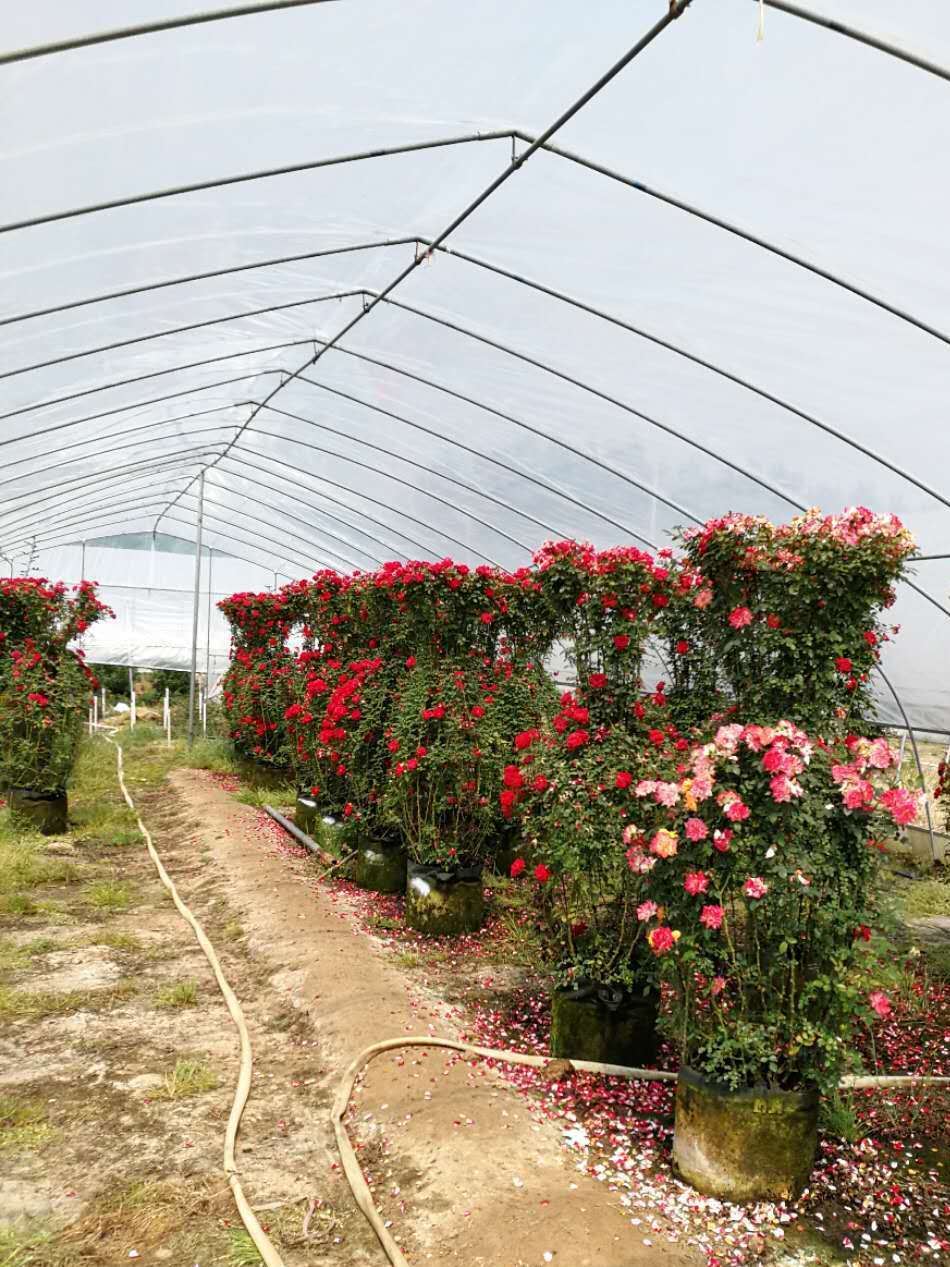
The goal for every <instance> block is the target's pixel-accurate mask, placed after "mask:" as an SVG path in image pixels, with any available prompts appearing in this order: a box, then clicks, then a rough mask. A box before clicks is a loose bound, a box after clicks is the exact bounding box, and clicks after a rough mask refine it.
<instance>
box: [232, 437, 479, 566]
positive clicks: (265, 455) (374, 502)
mask: <svg viewBox="0 0 950 1267" xmlns="http://www.w3.org/2000/svg"><path fill="white" fill-rule="evenodd" d="M235 453H250V454H252V455H253V456H254V457H258V458H263V459H264V460H265V461H267V462H272V463H273V464H274V465H275V466H281V467H286V469H287V470H288V471H294V472H296V473H297V474H298V475H299V474H301V470H300V467H299V466H294V465H293V463H291V462H285V461H284V459H283V458H276V457H274V456H273V455H272V454H270V453H266V452H262V451H261V450H259V449H252V448H248V446H247V445H244V444H242V445H241V446H240V447H238V446H237V445H235V447H234V448H233V449H232V450H231V453H229V454H228V455H227V457H225V458H222V461H223V462H233V461H235V460H236V459H235V458H234V457H233V454H235ZM268 474H269V475H276V474H277V472H275V471H268ZM309 474H310V475H311V478H313V479H317V480H320V481H321V482H322V483H324V484H328V483H330V482H331V481H330V480H328V479H327V477H326V476H325V475H318V474H316V473H315V472H310V473H309ZM278 478H280V479H283V480H286V481H287V482H288V483H295V482H296V481H293V480H290V479H289V478H288V477H287V476H285V475H279V476H278ZM332 484H333V487H334V488H338V489H341V490H342V491H343V492H347V493H352V494H353V496H354V497H360V498H362V499H363V501H368V502H370V503H371V504H372V505H373V506H379V507H380V508H381V509H383V510H390V511H392V512H393V513H394V514H397V515H399V517H400V518H401V519H407V520H408V521H409V522H410V523H414V524H416V525H418V527H420V528H424V529H425V530H426V531H427V532H431V533H433V535H437V536H440V537H442V538H443V540H445V541H450V542H451V543H452V544H453V545H460V544H461V543H460V542H457V541H455V539H454V538H453V537H449V536H447V535H446V534H445V533H443V532H442V530H441V529H438V528H433V526H432V524H430V523H426V522H425V521H424V520H422V519H417V518H416V517H415V515H410V514H409V513H408V512H407V511H404V510H396V509H395V507H394V506H392V505H391V504H390V503H388V502H381V501H380V500H379V498H377V497H370V495H369V494H368V493H365V492H362V491H360V490H359V489H354V488H350V487H349V485H348V484H341V483H340V482H339V480H336V479H334V480H333V481H332ZM313 492H314V495H319V496H321V497H327V498H328V500H331V501H333V500H335V499H333V498H329V497H328V495H327V494H326V493H324V492H322V491H319V492H318V490H316V489H314V490H313ZM338 504H340V505H343V504H344V503H338ZM346 504H347V505H349V503H346ZM352 509H353V510H354V511H356V509H357V508H356V507H355V506H353V507H352ZM358 513H363V512H358ZM367 518H369V519H370V522H372V523H379V522H380V521H379V520H377V519H373V518H372V517H371V516H367ZM381 526H383V527H385V528H386V529H387V530H388V531H391V532H395V533H396V534H397V536H402V537H404V539H405V540H406V541H408V542H410V544H411V545H416V546H418V547H419V549H420V550H423V551H426V552H431V551H432V550H433V549H434V550H435V552H436V553H438V552H439V551H440V550H441V547H440V546H435V547H432V546H426V545H422V543H421V542H418V541H415V540H414V539H413V538H412V537H406V536H405V534H404V533H402V532H400V530H399V529H398V528H393V527H392V526H391V525H390V524H383V525H381ZM462 549H464V550H467V549H468V547H467V546H465V545H462ZM476 553H478V554H479V557H484V556H483V555H481V554H480V552H476Z"/></svg>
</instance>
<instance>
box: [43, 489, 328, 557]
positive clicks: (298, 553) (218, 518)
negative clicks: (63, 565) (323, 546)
mask: <svg viewBox="0 0 950 1267" xmlns="http://www.w3.org/2000/svg"><path fill="white" fill-rule="evenodd" d="M161 502H162V499H161V498H159V499H158V500H155V499H151V500H148V501H147V502H145V503H141V504H145V505H149V506H152V507H154V506H156V505H161ZM130 509H137V507H132V508H130ZM101 513H103V514H110V515H111V514H112V510H111V509H109V510H106V511H103V512H101ZM150 517H151V511H150V512H149V514H148V515H146V516H143V518H150ZM169 518H170V519H171V520H172V522H174V523H180V524H184V525H185V526H186V527H190V528H193V527H194V521H192V520H189V519H181V518H178V517H177V516H175V515H170V516H169ZM205 518H206V519H207V518H210V519H212V520H214V522H215V523H222V524H227V525H229V526H230V525H233V520H230V519H227V518H225V517H224V516H222V515H218V514H211V515H209V514H207V512H206V514H205ZM127 520H128V516H126V521H127ZM112 522H115V523H122V522H124V521H123V520H122V519H121V518H120V519H118V520H113V521H112ZM83 526H84V524H83V518H82V516H81V515H80V516H79V517H78V518H77V519H76V521H75V522H70V523H66V524H61V525H59V526H58V527H56V528H52V529H50V530H49V532H48V533H43V532H40V533H32V534H30V535H29V536H27V537H24V538H23V540H24V541H39V540H41V539H43V538H44V537H46V536H48V535H50V534H57V533H60V532H63V531H65V530H67V529H69V530H70V531H72V530H74V529H80V528H82V527H83ZM233 526H234V527H237V528H240V525H233ZM214 531H218V530H217V529H215V530H214ZM219 535H220V536H222V537H225V536H227V534H225V533H223V532H220V533H219ZM228 539H230V538H228ZM258 539H259V540H261V541H267V542H270V543H271V544H273V545H276V546H278V547H279V548H280V549H288V547H287V546H286V544H285V543H282V542H280V541H277V540H275V539H274V538H273V537H269V536H267V535H265V534H264V533H259V534H258ZM236 540H238V542H239V544H244V545H251V546H253V547H254V548H255V549H259V550H260V551H261V553H262V554H264V555H266V556H267V557H268V558H271V559H275V558H276V559H280V560H282V561H283V562H284V563H288V564H291V565H292V566H294V567H303V568H304V569H305V570H306V569H307V568H310V567H313V566H314V565H317V566H319V567H332V564H331V563H330V562H329V560H327V559H324V558H322V557H321V556H320V555H319V554H315V555H307V554H305V553H304V552H303V551H302V550H296V549H294V548H292V547H290V548H289V553H285V554H282V553H280V549H278V550H267V549H264V548H262V547H260V546H256V545H255V544H254V540H253V538H252V539H251V540H250V541H248V540H246V539H244V538H240V537H239V538H236Z"/></svg>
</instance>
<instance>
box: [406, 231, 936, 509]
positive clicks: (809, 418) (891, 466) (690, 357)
mask: <svg viewBox="0 0 950 1267" xmlns="http://www.w3.org/2000/svg"><path fill="white" fill-rule="evenodd" d="M438 250H439V251H441V252H443V253H444V254H445V255H448V256H451V257H453V258H455V259H460V260H464V261H465V262H466V263H469V264H474V265H476V266H477V267H478V268H483V269H486V270H487V271H489V272H491V273H493V274H496V275H497V276H499V277H505V278H507V279H508V280H509V281H513V282H517V283H518V284H519V285H522V286H527V287H529V288H530V289H531V290H536V291H538V292H539V293H540V294H542V295H547V296H548V297H549V298H552V299H558V300H560V301H561V302H562V303H565V304H569V305H570V306H571V307H572V308H577V309H578V311H580V312H584V313H587V314H588V315H589V316H592V317H598V318H600V320H602V321H607V322H609V323H610V324H611V325H614V326H617V327H618V328H619V329H621V330H626V331H628V332H629V333H630V334H635V335H637V336H638V338H641V339H645V340H646V341H647V342H648V343H653V344H655V345H656V346H657V347H661V348H663V349H664V350H665V351H668V352H672V353H674V354H675V355H676V356H680V357H683V358H684V359H685V360H687V361H690V362H691V363H692V364H694V365H698V366H700V367H701V368H702V369H705V370H709V371H710V372H711V373H713V374H716V375H718V376H719V377H720V378H724V379H726V380H727V381H728V382H730V383H733V384H735V386H737V387H742V388H744V389H745V390H746V391H750V392H753V393H754V394H755V395H756V396H760V397H761V398H762V399H763V400H767V401H768V402H769V403H770V404H772V405H776V406H778V408H780V409H784V410H785V411H786V412H787V413H790V414H792V415H793V417H796V418H800V419H801V420H802V421H803V422H807V423H810V424H811V425H812V426H813V427H817V428H819V430H821V431H825V432H827V434H828V435H831V436H834V438H835V439H836V440H840V441H841V442H842V443H843V444H847V445H849V446H850V447H851V448H854V449H856V450H857V451H858V452H859V453H863V454H864V456H865V457H867V458H870V459H871V460H872V461H874V462H877V463H879V464H880V465H881V466H884V467H886V468H887V470H889V471H891V472H892V474H894V475H897V476H899V477H900V478H901V479H904V480H906V481H907V482H908V483H909V484H914V485H915V486H916V487H917V488H919V489H920V490H921V491H922V492H924V493H927V494H928V495H929V496H931V497H933V498H935V500H937V501H939V502H941V503H942V504H943V505H945V506H947V507H948V508H950V498H946V497H944V496H943V495H942V494H941V493H938V492H937V491H936V489H933V488H931V487H930V486H929V485H928V484H925V483H923V481H922V480H919V479H917V478H916V477H915V476H913V475H911V474H910V473H909V472H908V471H905V470H903V469H902V468H901V467H899V466H897V465H896V463H893V462H891V461H890V460H889V459H888V458H885V457H883V456H882V455H881V454H880V453H876V452H875V451H874V450H873V449H869V448H868V447H867V446H866V445H863V444H861V443H860V442H859V441H857V440H855V439H853V438H852V437H851V436H848V435H846V434H845V433H844V432H843V431H838V430H837V428H835V427H832V426H831V424H830V423H826V422H822V420H821V419H820V418H816V417H815V416H814V415H813V414H809V413H806V412H805V411H804V410H803V409H800V408H799V407H798V406H797V405H793V404H792V403H791V401H788V400H785V399H783V398H782V397H781V396H776V395H774V394H773V393H772V392H770V391H768V390H767V389H766V388H764V387H759V386H758V385H757V384H755V383H753V382H752V381H751V380H750V379H747V378H743V377H742V376H741V375H739V374H734V373H733V372H732V371H731V370H727V369H725V368H724V367H723V366H721V365H717V364H716V363H715V362H713V361H709V360H707V359H706V358H705V357H701V356H699V355H697V354H695V353H693V352H689V351H687V350H686V349H685V348H683V347H681V346H679V345H678V344H675V343H673V342H671V341H670V340H668V339H664V338H662V337H660V336H659V335H655V334H651V333H650V332H649V331H647V330H643V329H642V328H640V327H639V326H635V325H633V324H632V323H631V322H629V321H625V320H624V319H623V318H622V317H617V316H615V315H614V314H612V313H609V312H605V311H604V310H603V309H602V308H595V307H594V306H593V305H592V304H587V303H584V302H583V300H580V299H578V298H577V297H576V296H574V295H570V294H568V293H567V292H565V291H560V290H556V289H554V287H552V286H546V285H544V284H543V283H541V282H536V281H533V280H532V279H531V278H528V277H524V276H522V275H521V274H519V273H514V272H512V271H510V270H508V269H504V268H501V267H499V266H498V265H497V264H492V263H490V262H489V261H487V260H483V259H479V258H478V257H477V256H474V255H470V254H468V253H467V252H465V251H459V250H456V249H455V248H454V247H447V246H440V247H439V248H438ZM430 319H431V318H430ZM640 416H641V417H642V418H644V420H645V421H648V422H650V423H651V425H653V426H658V427H660V429H661V430H664V431H667V432H668V433H669V434H670V435H675V436H677V437H678V438H679V439H681V440H686V442H687V443H694V442H693V441H690V440H689V439H688V437H685V436H683V435H682V434H681V433H680V432H678V431H674V430H673V428H671V427H668V426H666V425H664V424H663V423H660V422H657V421H656V420H655V419H649V418H647V417H646V415H644V414H641V415H640ZM703 452H705V453H708V454H709V455H710V456H712V457H715V458H717V460H719V461H724V460H725V459H723V458H722V457H721V456H720V455H719V454H717V453H714V452H713V451H712V450H709V449H703ZM732 469H733V470H737V471H739V472H740V474H748V472H745V471H742V470H741V469H740V468H739V467H733V468H732ZM763 487H768V488H769V491H770V492H777V490H776V489H774V488H772V487H771V486H769V485H763ZM777 495H778V496H780V497H784V498H785V500H786V501H788V502H790V503H791V504H792V505H797V506H799V509H802V510H804V509H805V507H804V506H802V505H801V504H800V503H798V502H795V501H793V500H792V499H791V498H790V497H788V496H787V494H785V493H778V494H777Z"/></svg>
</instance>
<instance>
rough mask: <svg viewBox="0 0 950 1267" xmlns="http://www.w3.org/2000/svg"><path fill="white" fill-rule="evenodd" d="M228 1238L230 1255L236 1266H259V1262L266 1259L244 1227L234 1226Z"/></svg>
mask: <svg viewBox="0 0 950 1267" xmlns="http://www.w3.org/2000/svg"><path fill="white" fill-rule="evenodd" d="M228 1240H229V1241H230V1244H229V1246H228V1257H229V1258H230V1260H231V1262H232V1263H233V1264H234V1267H257V1264H258V1263H262V1262H263V1261H264V1260H263V1258H261V1256H260V1254H259V1253H258V1251H257V1246H256V1245H255V1244H254V1242H253V1241H252V1240H251V1238H250V1236H249V1235H248V1233H247V1232H245V1230H244V1228H243V1227H232V1228H231V1229H230V1231H229V1232H228Z"/></svg>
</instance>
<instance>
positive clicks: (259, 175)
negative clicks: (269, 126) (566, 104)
mask: <svg viewBox="0 0 950 1267" xmlns="http://www.w3.org/2000/svg"><path fill="white" fill-rule="evenodd" d="M689 3H691V0H673V5H672V7H671V9H670V14H669V15H667V18H664V19H661V22H663V23H664V24H666V25H668V20H669V19H671V18H674V17H678V16H679V15H680V14H681V13H682V12H683V11H684V10H685V8H686V6H687V5H688V4H689ZM674 9H676V10H677V12H675V13H674ZM657 26H659V23H658V24H657ZM654 31H656V28H654ZM641 43H642V41H641ZM621 68H622V67H621ZM609 73H610V72H608V74H609ZM614 73H617V72H616V71H615V72H614ZM600 86H603V84H602V83H601V84H600ZM595 91H599V88H598V87H597V86H596V85H595ZM589 99H590V98H589V96H587V95H586V94H585V97H584V98H581V99H580V103H581V104H586V101H587V100H589ZM576 108H578V109H579V108H580V106H579V105H578V106H576ZM572 109H573V107H572ZM568 117H570V116H568ZM563 121H566V120H563V119H560V120H558V121H557V122H556V123H555V124H554V125H552V127H551V128H549V129H547V130H546V131H545V132H544V133H542V134H541V137H540V138H535V137H533V136H532V135H531V133H530V132H526V131H524V130H523V129H521V128H513V127H512V128H506V129H504V130H498V131H494V132H484V133H480V134H479V133H474V134H468V135H465V136H460V137H445V138H438V139H436V140H431V141H420V142H415V143H412V144H408V145H402V146H392V147H388V148H384V149H379V150H371V151H363V152H358V153H353V154H345V155H338V156H336V157H334V158H324V159H315V160H312V161H310V162H307V163H296V164H291V165H289V166H285V167H276V168H264V169H261V170H260V171H255V172H244V173H238V174H237V175H234V176H226V177H219V178H217V179H215V180H209V181H200V182H197V183H194V184H190V185H179V186H173V187H170V188H168V189H160V190H152V191H150V192H147V193H144V194H136V195H133V196H131V197H128V198H118V199H112V200H111V201H108V202H102V203H94V204H90V205H89V206H85V207H74V208H72V209H69V210H67V211H60V212H51V213H48V214H46V215H42V216H36V217H33V218H31V219H28V220H21V221H15V222H11V223H8V224H0V235H2V234H4V233H12V232H17V231H20V230H23V229H29V228H33V227H35V226H37V225H42V224H51V223H54V222H57V221H61V220H72V219H76V218H78V217H81V216H87V215H92V214H96V213H99V212H102V211H111V210H116V209H118V208H121V207H128V206H136V205H139V204H141V203H146V202H154V201H158V200H160V199H164V198H171V197H178V196H180V195H182V194H189V193H198V192H201V191H204V190H208V189H221V188H226V187H228V186H230V185H238V184H245V183H247V182H250V181H254V180H266V179H270V178H271V177H276V176H286V175H292V174H295V173H300V172H304V171H313V170H317V169H319V168H324V167H332V166H339V165H342V164H346V163H353V162H362V161H366V160H369V159H374V158H384V157H390V156H393V155H399V154H405V153H412V152H419V151H426V150H432V149H439V148H444V147H446V146H451V145H464V144H471V143H473V142H475V141H492V140H511V141H512V143H513V142H514V141H515V140H520V141H523V142H525V143H526V144H527V145H528V149H527V150H526V151H525V152H524V153H523V154H521V155H519V156H516V157H515V158H513V160H512V162H511V164H510V165H509V166H508V167H506V168H505V170H504V172H502V174H501V176H500V177H498V178H496V182H503V181H504V180H506V179H507V177H508V176H509V175H510V174H511V173H512V172H514V171H517V170H519V169H520V167H521V165H522V164H523V163H524V162H525V160H526V159H527V158H529V157H531V156H532V155H533V154H534V153H536V152H537V151H538V150H544V151H546V152H547V153H549V154H552V155H554V156H556V157H558V158H562V159H565V160H566V161H568V162H571V163H576V164H577V165H579V166H580V167H583V168H585V169H586V170H588V171H591V172H595V173H596V174H598V175H601V176H604V177H606V178H608V179H610V180H613V181H616V182H618V183H619V184H621V185H623V186H625V187H626V188H628V189H633V190H634V191H636V192H637V193H642V194H645V195H647V196H648V197H650V198H654V199H655V200H657V201H659V202H662V203H663V204H664V205H666V206H671V207H674V208H676V209H677V210H679V211H683V212H685V213H686V214H688V215H690V216H693V217H694V218H696V219H699V220H702V221H703V222H705V223H707V224H710V225H712V226H713V227H714V228H718V229H721V230H722V231H724V232H726V233H729V234H731V235H732V236H734V237H738V238H740V239H741V240H742V241H744V242H748V243H750V244H751V245H753V246H758V247H760V248H761V249H762V250H765V251H768V252H769V253H770V254H772V255H775V256H777V257H778V258H780V259H783V260H785V261H786V263H790V264H794V265H795V266H796V267H798V268H802V269H804V270H805V271H806V272H809V273H812V274H813V275H814V276H817V277H820V278H821V279H822V280H824V281H827V282H830V283H831V284H832V285H834V286H837V287H839V288H841V289H842V290H844V291H846V292H848V293H849V294H851V295H853V296H854V297H856V298H859V299H862V300H864V301H865V302H866V303H870V304H872V305H874V306H875V307H877V308H880V309H881V310H882V311H884V312H887V313H889V314H890V315H891V316H893V317H896V318H898V320H901V321H905V322H907V323H908V324H909V325H911V326H913V327H915V328H916V329H918V330H920V331H922V332H923V333H925V334H929V335H931V336H932V337H933V338H935V339H938V340H939V341H940V342H942V343H945V344H948V345H950V334H946V333H945V332H943V331H941V330H938V329H937V328H936V327H935V326H931V325H929V324H928V323H927V322H925V321H923V320H922V319H920V318H918V317H915V316H914V315H913V314H912V313H909V312H907V311H906V310H904V309H902V308H900V307H898V306H897V305H896V304H892V303H890V301H888V300H886V299H883V298H880V297H879V296H877V295H874V294H873V293H872V292H870V291H868V290H865V289H864V288H862V287H860V286H857V285H855V284H853V283H851V282H849V281H847V280H846V279H845V278H844V277H841V276H839V275H838V274H837V273H833V272H832V271H831V270H830V269H827V268H824V267H822V266H821V265H819V264H814V263H812V262H811V261H810V260H807V259H805V257H804V256H800V255H797V254H795V253H794V252H793V251H790V250H787V249H786V248H784V247H782V246H779V245H778V244H777V243H774V242H770V241H769V240H768V239H766V238H763V237H760V236H759V235H758V234H755V233H752V232H750V231H749V230H746V229H743V228H741V227H740V226H739V225H736V224H733V223H731V222H730V221H728V220H724V219H722V218H721V217H719V216H716V215H714V214H713V213H711V212H707V211H704V210H703V209H702V208H700V207H697V206H695V205H693V204H690V203H688V202H686V201H685V200H683V199H680V198H677V197H676V196H675V195H674V194H667V193H665V192H663V191H661V190H659V189H656V188H654V187H652V186H650V185H647V184H645V183H644V182H643V181H638V180H635V179H633V178H632V177H630V176H625V175H624V174H623V173H622V172H617V171H614V170H613V169H612V168H610V167H606V166H605V165H604V164H602V163H597V162H594V161H593V160H591V159H587V158H584V157H583V155H580V154H575V153H574V152H572V151H571V150H565V149H563V148H562V147H560V146H556V145H551V144H550V143H549V138H550V136H551V135H553V133H554V132H555V131H557V130H558V128H559V127H560V126H562V122H563ZM495 188H497V183H495V182H493V184H492V185H490V186H488V188H487V191H486V192H484V193H483V195H482V196H483V197H487V196H490V194H491V193H492V192H494V189H495ZM463 218H464V215H463ZM455 227H457V225H455V226H451V227H450V229H449V232H451V231H452V228H455ZM444 236H445V234H444V232H443V234H441V235H440V236H439V238H438V239H437V240H436V241H437V242H441V240H442V238H443V237H444ZM185 280H188V279H185ZM395 284H398V280H397V282H396V283H395ZM16 319H19V318H16Z"/></svg>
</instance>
